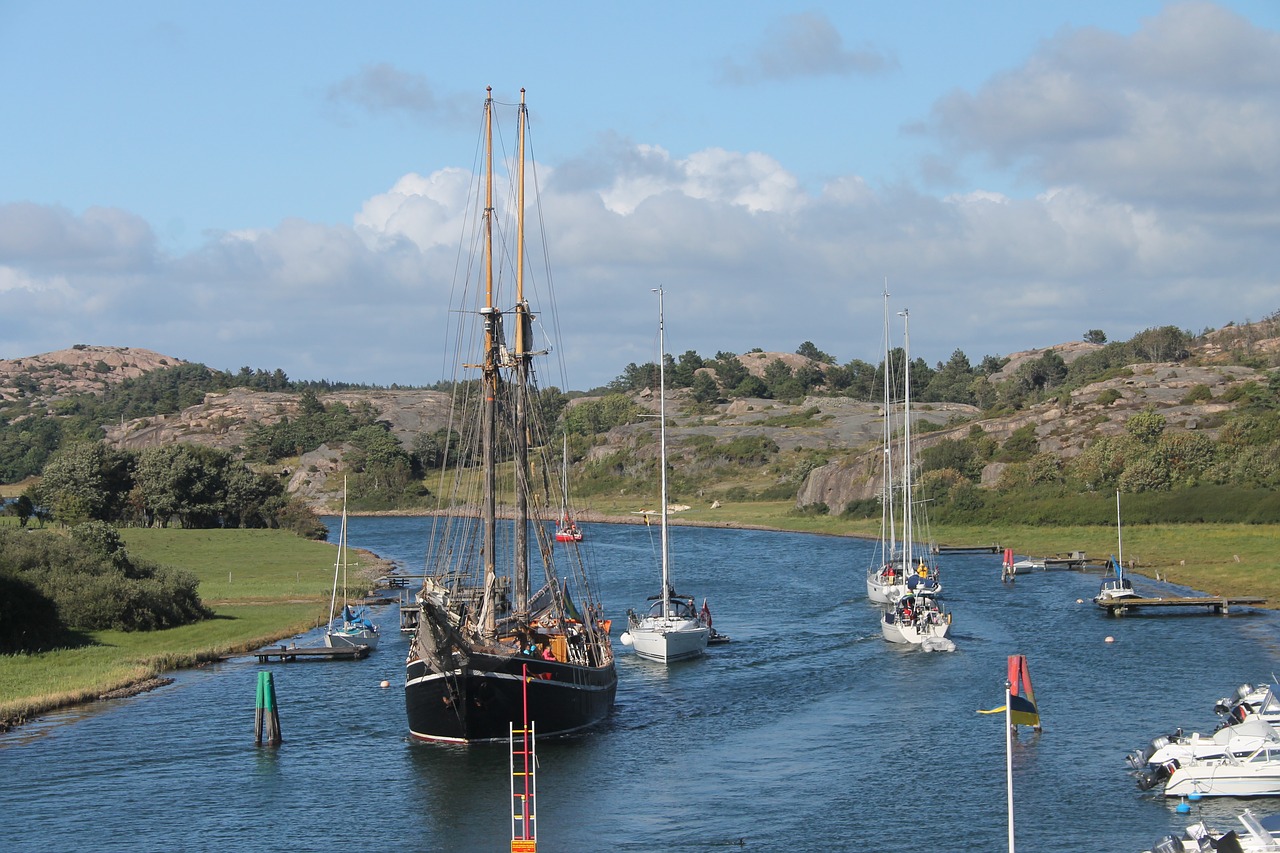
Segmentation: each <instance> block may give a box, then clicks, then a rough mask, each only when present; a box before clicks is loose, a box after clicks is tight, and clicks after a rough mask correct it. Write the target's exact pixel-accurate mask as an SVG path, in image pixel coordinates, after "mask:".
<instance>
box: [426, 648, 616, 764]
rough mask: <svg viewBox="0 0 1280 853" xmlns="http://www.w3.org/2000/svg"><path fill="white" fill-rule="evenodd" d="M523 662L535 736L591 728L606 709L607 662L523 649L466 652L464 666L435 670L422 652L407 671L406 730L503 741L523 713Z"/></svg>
mask: <svg viewBox="0 0 1280 853" xmlns="http://www.w3.org/2000/svg"><path fill="white" fill-rule="evenodd" d="M525 666H527V667H528V700H529V719H530V720H532V721H534V722H536V723H537V725H538V735H539V737H543V736H550V735H563V734H570V733H572V732H577V731H581V730H583V729H587V728H590V727H591V726H594V725H596V724H598V723H600V722H602V721H603V720H604V719H605V718H606V717H608V716H609V713H610V711H611V710H612V708H613V700H614V695H615V694H616V693H617V690H618V676H617V672H616V671H615V669H614V666H613V664H612V663H609V664H608V665H606V666H601V667H585V666H578V665H574V664H568V663H560V662H558V661H547V660H541V659H539V658H532V657H527V656H523V655H512V656H505V655H485V654H473V655H471V659H470V665H469V666H466V667H460V668H458V669H455V670H452V671H450V672H443V673H441V672H433V671H431V670H430V668H429V667H428V666H427V664H426V663H425V662H424V661H422V660H421V659H411V660H410V661H409V662H408V665H407V668H406V671H405V687H404V695H405V708H406V711H407V713H408V717H409V735H410V736H411V737H412V738H414V739H415V740H421V741H433V742H444V743H482V742H486V741H502V742H504V743H505V742H506V741H507V738H508V736H509V734H510V726H511V724H513V723H514V724H515V725H516V726H517V728H518V727H519V726H520V725H521V723H522V720H523V719H524V701H525V678H524V667H525Z"/></svg>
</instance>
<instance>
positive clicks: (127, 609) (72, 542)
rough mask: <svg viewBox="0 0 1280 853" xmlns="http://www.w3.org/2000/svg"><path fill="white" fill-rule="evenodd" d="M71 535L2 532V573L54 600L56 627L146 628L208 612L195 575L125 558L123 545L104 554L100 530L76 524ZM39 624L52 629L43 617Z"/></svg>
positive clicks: (184, 621)
mask: <svg viewBox="0 0 1280 853" xmlns="http://www.w3.org/2000/svg"><path fill="white" fill-rule="evenodd" d="M77 532H78V533H80V534H82V536H83V538H81V539H76V538H75V537H74V536H73V537H72V538H65V537H62V536H58V535H56V534H53V533H39V534H36V533H26V534H18V533H13V532H8V531H5V532H3V533H2V534H0V572H4V573H6V574H8V575H9V577H11V578H16V579H18V580H20V581H21V582H23V583H24V584H26V585H27V586H29V587H31V588H32V589H34V590H35V591H36V592H38V594H39V596H41V597H43V598H44V599H46V600H48V601H50V602H52V604H53V606H54V608H55V609H56V611H57V628H58V630H61V631H64V632H65V630H66V629H67V628H76V629H82V630H88V631H96V630H103V629H114V630H120V631H151V630H156V629H159V628H172V627H175V626H177V625H185V624H188V623H191V622H197V621H199V620H201V619H207V618H209V617H210V616H211V615H212V612H211V611H210V610H208V608H206V607H205V606H204V604H203V603H202V602H201V601H200V596H199V594H198V593H197V591H196V590H197V586H198V582H197V581H196V579H195V577H194V576H192V575H190V574H187V573H186V572H178V571H175V570H172V569H168V568H162V567H159V566H154V565H150V564H147V563H141V562H136V561H130V560H129V559H128V555H127V554H126V553H125V552H124V551H123V549H119V550H117V551H115V552H113V553H109V554H104V553H102V551H101V550H100V548H101V544H102V543H101V542H100V541H96V540H97V539H98V538H99V537H98V535H99V534H101V533H102V531H101V530H98V529H96V528H93V527H91V526H82V528H78V529H77ZM40 628H41V630H42V631H44V632H49V631H52V630H54V627H53V626H50V625H49V624H47V623H45V622H42V623H41V624H40Z"/></svg>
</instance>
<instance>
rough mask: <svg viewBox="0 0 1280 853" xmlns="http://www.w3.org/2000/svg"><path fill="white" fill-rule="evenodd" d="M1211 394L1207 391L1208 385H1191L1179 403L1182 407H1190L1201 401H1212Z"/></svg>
mask: <svg viewBox="0 0 1280 853" xmlns="http://www.w3.org/2000/svg"><path fill="white" fill-rule="evenodd" d="M1212 399H1213V392H1212V391H1211V390H1209V386H1208V385H1204V384H1200V385H1193V386H1191V387H1190V388H1188V389H1187V393H1186V394H1184V395H1183V397H1182V399H1181V400H1180V401H1179V402H1180V403H1181V404H1182V405H1184V406H1190V405H1191V404H1192V403H1198V402H1200V401H1201V400H1212Z"/></svg>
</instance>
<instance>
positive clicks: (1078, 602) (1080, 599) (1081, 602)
mask: <svg viewBox="0 0 1280 853" xmlns="http://www.w3.org/2000/svg"><path fill="white" fill-rule="evenodd" d="M1076 604H1084V599H1083V598H1077V599H1076Z"/></svg>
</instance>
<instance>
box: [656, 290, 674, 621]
mask: <svg viewBox="0 0 1280 853" xmlns="http://www.w3.org/2000/svg"><path fill="white" fill-rule="evenodd" d="M657 293H658V445H659V447H660V448H661V452H660V453H659V455H658V458H659V464H660V467H661V469H662V475H661V481H662V614H663V615H664V616H665V615H666V614H668V613H670V612H671V610H670V603H671V596H670V591H669V590H670V580H669V579H670V568H669V566H670V556H671V548H670V539H669V538H668V536H667V339H666V329H665V327H664V319H663V311H662V288H661V287H659V288H658V289H657Z"/></svg>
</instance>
